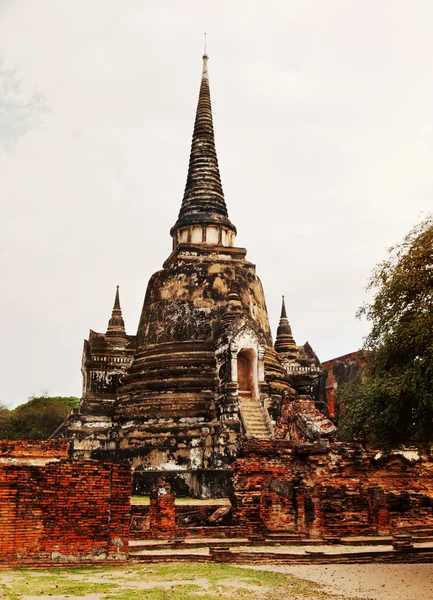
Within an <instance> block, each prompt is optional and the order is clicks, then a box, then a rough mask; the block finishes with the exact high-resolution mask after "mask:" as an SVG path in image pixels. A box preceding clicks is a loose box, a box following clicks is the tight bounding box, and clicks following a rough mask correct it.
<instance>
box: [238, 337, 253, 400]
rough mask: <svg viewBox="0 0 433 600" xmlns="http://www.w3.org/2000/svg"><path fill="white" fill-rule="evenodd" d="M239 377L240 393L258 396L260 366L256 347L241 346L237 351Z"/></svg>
mask: <svg viewBox="0 0 433 600" xmlns="http://www.w3.org/2000/svg"><path fill="white" fill-rule="evenodd" d="M236 362H237V379H238V386H239V394H240V395H241V396H242V395H248V396H249V395H251V397H252V398H257V397H258V367H257V351H256V349H255V348H241V349H240V350H239V352H238V353H237V360H236Z"/></svg>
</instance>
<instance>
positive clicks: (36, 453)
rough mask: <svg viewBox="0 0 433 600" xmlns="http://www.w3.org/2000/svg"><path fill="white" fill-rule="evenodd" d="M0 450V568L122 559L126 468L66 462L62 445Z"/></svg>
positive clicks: (5, 444) (3, 447)
mask: <svg viewBox="0 0 433 600" xmlns="http://www.w3.org/2000/svg"><path fill="white" fill-rule="evenodd" d="M0 447H1V450H2V453H1V457H0V531H1V544H0V564H1V563H3V564H9V565H10V564H19V565H26V564H42V563H43V564H51V563H63V562H65V563H68V562H85V563H89V562H90V563H93V562H102V561H113V560H116V561H119V560H125V559H126V558H127V556H128V537H129V518H130V514H129V513H130V490H131V473H130V468H129V467H124V466H121V465H114V464H109V463H100V462H97V461H90V460H87V461H70V460H68V458H67V455H68V444H67V442H65V441H64V440H53V441H49V442H37V443H32V442H22V441H21V442H0Z"/></svg>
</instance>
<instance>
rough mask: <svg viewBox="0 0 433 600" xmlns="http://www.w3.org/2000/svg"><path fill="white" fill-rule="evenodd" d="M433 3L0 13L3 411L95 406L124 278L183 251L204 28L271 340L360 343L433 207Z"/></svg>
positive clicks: (129, 298) (332, 1)
mask: <svg viewBox="0 0 433 600" xmlns="http://www.w3.org/2000/svg"><path fill="white" fill-rule="evenodd" d="M432 23H433V2H431V0H425V1H423V0H296V1H295V0H279V1H272V0H268V1H267V2H263V1H262V0H260V1H258V0H245V1H244V0H237V1H235V0H230V1H228V0H218V2H216V1H215V0H213V1H212V2H210V1H207V0H200V1H187V0H184V1H174V0H172V1H168V0H165V1H164V0H153V1H152V0H74V1H73V2H71V1H70V0H10V1H8V0H0V58H1V66H0V202H1V208H0V210H1V213H0V215H1V222H0V228H1V230H0V269H1V282H2V293H1V295H0V314H1V321H2V322H1V342H2V343H1V357H0V364H1V371H2V372H1V377H0V401H2V402H4V403H6V404H9V405H10V406H13V405H16V404H18V403H21V402H25V401H26V399H27V397H28V396H30V395H32V394H40V393H41V392H42V391H48V392H49V393H50V394H52V395H77V396H79V395H80V394H81V373H80V365H81V353H82V345H83V339H84V338H85V337H87V335H88V331H89V328H92V329H94V330H96V331H105V330H106V327H107V321H108V319H109V317H110V313H111V308H112V304H113V299H114V293H115V286H116V284H120V292H121V303H122V308H123V315H124V318H125V322H126V326H127V331H128V333H135V332H136V328H137V324H138V319H139V314H140V311H141V306H142V302H143V298H144V293H145V289H146V285H147V281H148V279H149V277H150V275H151V274H152V273H153V272H154V271H156V270H158V269H160V268H161V265H162V263H163V261H164V260H165V258H166V257H167V256H168V254H169V253H170V248H171V238H170V235H169V229H170V227H171V226H172V225H173V224H174V223H175V221H176V218H177V213H178V211H179V208H180V203H181V200H182V195H183V188H184V185H185V180H186V173H187V166H188V158H189V149H190V140H191V134H192V127H193V121H194V114H195V109H196V103H197V96H198V89H199V83H200V72H201V55H202V53H203V32H204V31H206V32H207V39H208V45H207V49H208V54H209V55H210V60H209V73H210V85H211V95H212V104H213V114H214V126H215V133H216V146H217V152H218V157H219V162H220V168H221V176H222V182H223V187H224V191H225V197H226V201H227V206H228V210H229V216H230V218H231V220H232V222H233V223H234V224H235V225H236V226H237V228H238V237H237V245H239V246H245V247H246V248H247V249H248V258H249V260H251V261H252V262H254V263H255V264H256V265H257V272H258V274H259V276H260V277H261V279H262V281H263V284H264V288H265V293H266V299H267V305H268V310H269V316H270V320H271V325H272V328H273V331H275V328H276V325H277V322H278V317H279V310H280V301H281V294H285V295H286V304H287V311H288V316H289V320H290V322H291V324H292V329H293V334H294V337H295V340H296V342H297V343H298V344H301V343H304V342H305V341H307V340H308V341H309V342H310V343H311V344H312V346H313V347H314V349H315V350H316V352H317V353H318V355H319V357H320V358H321V359H322V360H327V359H330V358H333V357H336V356H339V355H342V354H345V353H347V352H351V351H354V350H357V349H358V348H360V347H361V345H362V338H363V336H364V335H365V334H366V332H367V329H368V324H366V323H362V322H359V321H357V320H356V318H355V313H356V310H357V308H358V306H359V305H360V304H361V303H362V302H364V301H365V300H366V299H367V297H366V295H365V292H364V288H365V286H366V283H367V280H368V277H369V273H370V271H371V269H372V268H373V266H374V265H375V264H376V263H377V262H379V261H380V260H381V259H383V258H384V256H385V251H386V248H387V247H388V246H390V245H391V244H393V243H395V242H398V241H399V240H400V239H401V238H402V237H403V236H404V235H405V234H406V233H407V232H408V231H409V229H410V228H411V227H412V226H413V225H415V224H416V223H417V222H419V221H420V220H421V219H422V218H423V216H424V215H425V214H426V213H427V212H428V211H430V210H432V208H433V168H432V167H433V77H432V75H433V35H432Z"/></svg>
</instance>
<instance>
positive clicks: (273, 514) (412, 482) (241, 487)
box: [233, 440, 433, 537]
mask: <svg viewBox="0 0 433 600" xmlns="http://www.w3.org/2000/svg"><path fill="white" fill-rule="evenodd" d="M233 472H234V482H233V485H234V496H233V505H234V522H235V523H236V524H238V525H243V526H247V527H248V528H249V530H250V532H251V533H253V534H254V533H257V532H266V531H286V532H291V533H293V534H299V535H303V536H310V537H323V536H327V535H329V536H348V535H385V534H389V533H390V532H391V531H393V530H406V529H414V528H421V527H433V461H432V460H431V458H430V457H428V456H422V457H421V456H418V455H417V453H412V454H406V456H404V455H402V454H392V455H389V456H379V455H374V454H373V453H368V452H366V451H364V450H363V449H362V447H361V446H357V445H355V444H352V445H345V444H341V443H336V442H334V443H329V444H323V443H306V444H296V443H294V442H289V441H276V440H274V441H269V442H267V441H266V442H258V441H253V440H251V441H249V442H246V444H245V445H244V449H243V453H242V455H241V456H240V457H239V458H238V459H237V460H236V462H235V463H234V468H233Z"/></svg>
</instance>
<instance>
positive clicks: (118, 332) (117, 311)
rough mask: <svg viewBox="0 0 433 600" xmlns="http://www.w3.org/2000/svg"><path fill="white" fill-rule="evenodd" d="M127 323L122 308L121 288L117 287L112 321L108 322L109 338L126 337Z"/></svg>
mask: <svg viewBox="0 0 433 600" xmlns="http://www.w3.org/2000/svg"><path fill="white" fill-rule="evenodd" d="M125 335H126V334H125V323H124V321H123V318H122V309H121V308H120V298H119V286H118V285H117V286H116V296H115V298H114V306H113V310H112V313H111V319H110V320H109V321H108V328H107V336H109V337H115V338H118V337H119V336H120V337H125Z"/></svg>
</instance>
